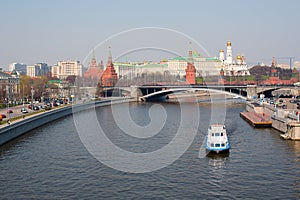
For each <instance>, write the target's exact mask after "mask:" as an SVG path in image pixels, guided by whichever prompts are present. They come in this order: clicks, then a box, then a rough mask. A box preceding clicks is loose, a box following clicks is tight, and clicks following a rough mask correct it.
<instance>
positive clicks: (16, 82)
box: [0, 70, 20, 101]
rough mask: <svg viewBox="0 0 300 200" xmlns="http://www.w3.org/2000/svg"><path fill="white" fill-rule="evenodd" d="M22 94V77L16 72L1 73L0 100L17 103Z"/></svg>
mask: <svg viewBox="0 0 300 200" xmlns="http://www.w3.org/2000/svg"><path fill="white" fill-rule="evenodd" d="M19 93H20V76H19V73H18V72H17V71H16V70H13V71H12V72H11V73H10V74H9V73H5V72H2V71H0V100H1V101H7V100H10V101H15V100H16V99H17V98H18V97H19Z"/></svg>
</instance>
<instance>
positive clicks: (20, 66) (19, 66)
mask: <svg viewBox="0 0 300 200" xmlns="http://www.w3.org/2000/svg"><path fill="white" fill-rule="evenodd" d="M8 69H9V71H10V72H12V71H13V70H16V71H17V72H18V73H20V74H26V64H24V63H10V64H9V67H8Z"/></svg>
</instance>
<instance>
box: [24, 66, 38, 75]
mask: <svg viewBox="0 0 300 200" xmlns="http://www.w3.org/2000/svg"><path fill="white" fill-rule="evenodd" d="M39 74H40V68H39V67H38V66H36V65H27V67H26V75H27V76H30V77H37V76H39Z"/></svg>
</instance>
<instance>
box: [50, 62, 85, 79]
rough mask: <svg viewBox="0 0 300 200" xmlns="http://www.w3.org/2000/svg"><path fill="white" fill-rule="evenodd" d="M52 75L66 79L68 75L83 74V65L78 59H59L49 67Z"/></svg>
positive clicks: (80, 75)
mask: <svg viewBox="0 0 300 200" xmlns="http://www.w3.org/2000/svg"><path fill="white" fill-rule="evenodd" d="M51 74H52V77H57V78H59V79H62V80H63V79H66V78H67V77H68V76H79V77H82V76H83V66H82V64H81V63H80V61H72V60H68V61H59V62H58V63H57V64H56V65H53V66H52V67H51Z"/></svg>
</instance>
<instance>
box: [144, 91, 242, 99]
mask: <svg viewBox="0 0 300 200" xmlns="http://www.w3.org/2000/svg"><path fill="white" fill-rule="evenodd" d="M199 90H201V91H209V92H213V93H222V94H227V95H230V96H234V97H238V98H241V99H244V100H246V99H247V98H246V97H244V96H242V95H238V94H235V93H231V92H228V91H225V90H218V89H212V88H172V89H167V90H161V91H157V92H153V93H151V94H147V95H144V96H142V97H140V101H153V100H162V99H164V98H166V97H167V95H168V94H172V93H179V92H184V91H193V92H194V91H199Z"/></svg>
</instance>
